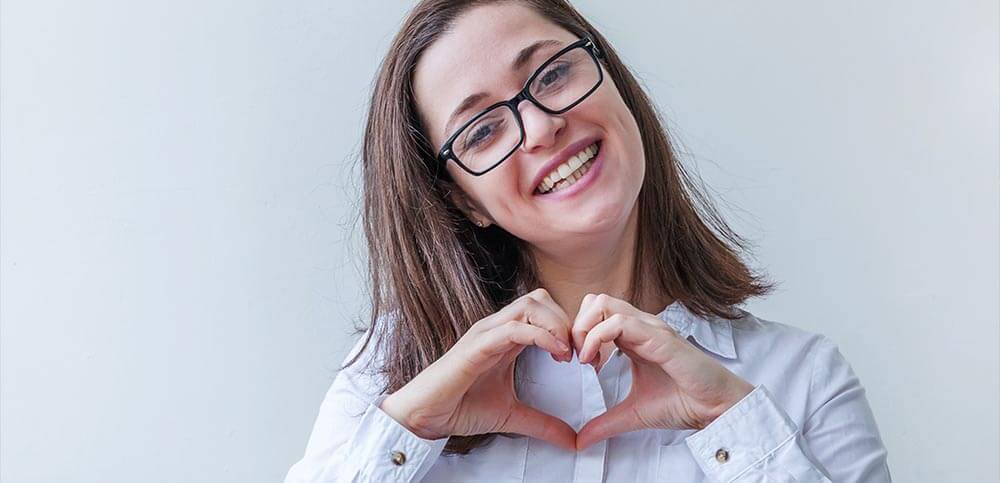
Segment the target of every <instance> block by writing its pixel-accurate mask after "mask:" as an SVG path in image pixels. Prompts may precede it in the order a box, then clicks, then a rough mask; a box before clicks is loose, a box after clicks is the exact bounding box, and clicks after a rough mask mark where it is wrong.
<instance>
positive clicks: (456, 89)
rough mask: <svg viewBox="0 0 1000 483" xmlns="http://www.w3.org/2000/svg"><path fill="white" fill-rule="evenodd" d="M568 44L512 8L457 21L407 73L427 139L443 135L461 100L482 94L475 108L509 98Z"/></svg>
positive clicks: (565, 36) (551, 27)
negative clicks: (547, 59) (532, 73)
mask: <svg viewBox="0 0 1000 483" xmlns="http://www.w3.org/2000/svg"><path fill="white" fill-rule="evenodd" d="M500 9H504V10H503V11H502V12H500ZM573 40H576V37H575V36H573V34H571V33H570V32H567V31H566V30H564V29H562V28H561V27H559V26H557V25H555V24H553V23H551V22H549V21H548V20H546V19H545V18H543V17H541V16H539V15H538V14H537V13H535V12H534V11H533V10H530V9H528V8H527V7H523V6H520V5H516V4H506V5H502V6H484V7H477V8H474V9H471V10H470V11H469V12H466V13H465V14H463V15H462V16H460V17H458V18H457V19H456V20H455V22H454V24H453V25H452V28H451V29H449V30H448V31H447V32H445V33H444V34H443V35H441V37H439V38H438V39H437V40H436V41H435V42H434V43H433V44H431V45H430V46H429V47H428V48H427V49H426V50H425V51H424V52H423V53H422V54H421V56H420V60H419V61H418V62H417V65H416V68H415V70H414V74H413V83H414V96H415V98H416V103H417V108H418V110H419V111H420V113H421V117H422V118H423V119H424V121H425V122H426V123H428V125H427V129H428V131H429V133H430V135H431V137H432V138H433V139H434V140H435V141H440V140H441V139H442V138H443V137H444V136H445V135H446V133H445V132H444V131H445V124H446V123H447V120H448V118H449V117H451V114H452V113H453V111H454V110H455V109H456V108H457V107H459V105H460V104H462V103H463V100H465V99H466V98H468V97H469V96H472V95H474V94H477V93H485V94H486V96H482V97H481V98H480V99H479V101H478V102H476V103H475V105H474V106H470V109H475V107H485V106H486V105H488V104H490V103H493V102H496V101H497V100H499V99H501V98H506V97H509V96H510V95H512V92H509V91H511V89H517V88H519V87H520V83H522V82H523V81H524V79H525V78H526V76H527V75H530V73H531V71H532V70H533V69H534V68H535V67H536V66H537V64H538V62H540V61H541V60H542V59H544V57H545V56H546V55H551V54H553V53H555V52H556V51H557V50H559V48H561V47H563V46H565V45H568V44H569V43H570V42H572V41H573ZM551 41H555V42H551ZM534 44H539V45H537V46H535V47H536V48H535V49H532V50H531V52H530V53H531V54H532V55H530V56H529V57H528V58H525V56H524V55H523V54H524V53H527V50H526V49H527V48H528V47H532V46H533V45H534ZM519 54H521V55H519ZM517 60H521V61H522V62H520V63H519V64H520V65H519V67H520V68H519V69H515V68H514V67H515V65H514V64H515V63H517V62H516V61H517Z"/></svg>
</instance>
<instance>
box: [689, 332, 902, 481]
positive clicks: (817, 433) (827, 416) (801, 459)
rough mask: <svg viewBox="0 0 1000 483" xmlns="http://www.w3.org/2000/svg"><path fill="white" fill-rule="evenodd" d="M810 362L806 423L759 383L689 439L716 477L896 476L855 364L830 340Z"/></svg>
mask: <svg viewBox="0 0 1000 483" xmlns="http://www.w3.org/2000/svg"><path fill="white" fill-rule="evenodd" d="M811 359H812V360H813V369H812V381H811V383H810V393H809V395H808V405H807V406H808V407H809V408H810V409H809V410H810V415H809V416H808V418H807V419H806V421H805V423H804V424H803V427H802V428H798V427H797V426H796V424H795V423H794V422H793V421H792V420H791V419H790V418H789V417H788V414H786V413H785V411H784V410H783V409H782V408H781V407H780V406H779V405H778V404H777V402H776V401H775V399H774V397H773V395H772V394H771V393H770V392H769V391H768V390H767V388H766V387H765V386H764V385H763V384H761V385H757V386H756V387H755V388H754V389H753V391H751V392H750V394H748V395H747V396H746V397H744V398H743V399H742V400H740V401H739V402H738V403H736V404H735V405H733V407H731V408H729V409H728V410H727V411H726V412H724V413H723V414H722V415H721V416H719V417H718V418H717V419H716V420H715V421H712V423H710V424H709V425H708V426H706V427H705V428H703V429H702V430H700V431H698V432H696V433H694V434H692V435H691V436H688V437H687V438H686V439H685V442H686V443H687V445H688V448H689V449H690V450H691V452H692V454H693V455H694V457H695V458H696V459H697V461H698V465H699V466H700V467H701V469H702V471H703V472H704V473H705V475H707V476H708V477H709V479H710V480H711V481H717V482H726V483H757V482H816V483H820V482H822V483H828V482H836V483H888V482H891V481H892V478H891V476H890V474H889V466H888V463H887V461H886V459H887V454H886V449H885V446H884V445H883V443H882V439H881V437H880V435H879V431H878V427H877V426H876V424H875V417H874V415H873V414H872V411H871V407H870V405H869V404H868V400H867V398H866V397H865V390H864V388H863V387H862V386H861V383H860V381H859V380H858V377H857V376H856V375H855V374H854V371H853V370H852V368H851V366H850V364H848V362H847V360H846V359H845V358H844V356H843V355H842V354H841V353H840V351H839V349H838V348H837V346H836V345H835V344H834V343H833V342H831V341H829V340H828V339H827V338H826V337H820V339H819V341H818V342H817V343H816V345H815V346H814V348H813V350H812V354H811ZM800 429H801V431H800Z"/></svg>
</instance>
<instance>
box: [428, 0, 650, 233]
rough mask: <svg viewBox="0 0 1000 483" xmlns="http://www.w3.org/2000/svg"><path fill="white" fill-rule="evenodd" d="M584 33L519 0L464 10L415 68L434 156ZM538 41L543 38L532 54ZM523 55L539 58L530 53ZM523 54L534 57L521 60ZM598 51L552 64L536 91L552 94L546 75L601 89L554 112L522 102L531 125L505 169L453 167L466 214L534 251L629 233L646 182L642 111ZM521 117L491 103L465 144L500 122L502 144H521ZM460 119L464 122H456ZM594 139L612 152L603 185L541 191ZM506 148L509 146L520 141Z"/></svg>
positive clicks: (457, 197)
mask: <svg viewBox="0 0 1000 483" xmlns="http://www.w3.org/2000/svg"><path fill="white" fill-rule="evenodd" d="M578 31H579V30H578ZM579 38H580V35H579V34H578V33H574V32H572V31H570V30H567V29H566V28H565V27H562V26H560V25H558V24H556V23H554V22H553V21H552V20H550V19H549V18H547V17H545V16H543V14H542V13H541V12H539V11H538V10H536V9H535V8H532V7H529V6H527V5H525V4H522V3H519V2H503V3H486V4H482V5H478V6H475V7H472V8H469V9H467V10H465V11H463V12H462V13H461V14H460V15H459V16H457V17H456V18H455V19H454V20H453V21H452V22H451V25H450V27H449V28H448V30H447V31H445V32H443V33H442V34H441V35H440V36H439V37H438V38H437V39H436V40H435V41H434V42H433V43H432V44H431V45H430V46H428V47H427V49H426V50H424V52H423V53H422V54H421V56H420V58H419V60H418V62H417V64H416V66H415V69H414V71H413V94H414V103H415V106H416V110H417V113H418V115H419V117H420V119H421V121H422V122H421V124H422V128H423V129H422V133H423V134H424V135H425V136H426V137H427V138H428V140H429V143H430V146H431V147H432V152H434V153H437V152H438V151H439V149H440V148H441V147H442V145H443V144H444V142H445V141H446V140H447V139H448V138H449V137H450V136H451V135H452V134H453V133H454V132H455V130H456V128H458V127H459V126H461V125H462V124H464V123H465V122H466V121H467V120H469V119H472V118H473V117H474V116H475V115H476V114H478V113H479V112H481V111H482V110H483V109H484V108H486V107H488V106H491V105H493V104H495V103H497V102H499V101H502V100H506V99H508V98H511V97H513V96H514V95H515V94H516V93H517V92H518V91H520V89H521V88H522V86H523V85H524V84H525V81H526V80H527V79H528V78H529V76H531V75H532V73H533V72H535V70H536V69H537V68H538V67H539V66H540V65H541V64H542V63H543V62H544V61H546V60H547V59H549V58H550V57H551V56H552V55H553V54H555V53H557V52H559V51H560V50H562V49H564V48H565V47H566V46H568V45H570V44H573V43H574V42H575V41H577V40H579ZM536 44H540V45H541V46H540V47H537V48H535V49H534V50H532V49H531V47H532V46H535V45H536ZM525 49H528V50H525ZM522 52H526V53H529V54H528V55H527V56H526V57H522V56H521V53H522ZM516 59H521V60H524V62H521V63H520V65H518V66H517V67H513V68H512V64H515V63H516ZM594 59H595V58H594V57H592V56H590V55H588V54H587V51H586V50H584V49H583V48H578V49H575V50H573V51H572V52H570V53H568V54H566V55H565V56H562V57H561V58H560V61H557V62H556V63H555V64H554V65H549V66H546V69H545V71H544V72H542V73H541V74H542V76H541V79H539V80H536V81H535V82H534V83H533V85H532V88H531V91H533V92H534V93H535V95H536V98H542V99H543V100H542V102H544V97H543V96H544V95H546V94H548V92H547V91H546V89H545V87H544V83H545V82H549V83H551V84H555V85H554V86H550V87H549V88H548V89H549V90H550V91H551V90H555V89H557V88H560V87H562V88H563V89H564V90H566V89H567V87H564V86H560V85H559V83H566V84H571V85H573V86H578V87H576V88H575V90H576V91H578V92H579V93H580V95H583V94H587V93H588V91H590V89H591V88H592V87H594V86H595V85H596V88H595V89H594V90H593V91H590V93H589V95H587V97H586V98H584V99H583V100H582V101H581V102H580V103H579V104H577V105H575V106H574V107H573V108H572V109H570V110H568V111H566V112H563V113H561V114H559V115H551V114H549V113H547V112H545V111H544V110H543V109H541V108H540V107H538V106H537V105H535V104H533V103H532V102H530V101H528V100H524V101H522V102H520V103H519V105H518V106H517V110H518V112H519V114H520V117H521V120H522V123H523V131H524V138H523V143H522V144H521V145H520V147H519V148H518V149H516V150H515V151H514V152H513V153H512V154H510V156H509V157H508V158H507V159H506V160H505V161H504V162H503V163H502V164H501V165H499V166H497V167H496V168H495V169H492V170H490V171H489V172H487V173H485V174H483V175H481V176H474V175H472V174H470V173H468V172H466V170H464V169H462V168H461V167H460V166H459V165H458V164H457V163H455V162H448V163H447V164H446V165H445V168H446V169H447V172H448V179H450V180H453V181H454V183H455V185H456V186H455V187H454V188H456V189H453V190H451V191H450V192H449V195H450V201H452V202H453V203H454V204H455V205H456V206H457V207H458V208H459V209H460V210H462V212H463V214H464V215H465V216H466V217H467V218H470V219H472V220H473V221H480V222H483V223H484V224H490V223H492V224H496V225H498V226H499V227H500V228H501V229H503V230H504V231H506V232H508V233H510V234H511V235H513V236H515V237H517V238H519V239H521V240H523V241H524V242H526V246H528V247H535V246H541V247H544V248H545V249H549V250H559V249H564V250H568V249H572V248H573V247H569V246H564V245H568V243H567V242H570V241H574V242H576V243H587V242H588V241H591V240H590V238H594V237H601V236H617V234H619V233H621V231H622V227H623V225H624V224H625V223H626V221H627V219H628V216H629V214H630V213H631V211H632V208H633V207H634V206H635V204H636V199H637V197H638V195H639V189H640V187H641V186H642V182H643V175H644V172H645V169H644V168H645V155H644V153H643V146H642V138H641V136H640V134H639V128H638V126H637V124H636V121H635V117H634V116H633V115H632V112H631V111H630V110H629V108H628V106H627V105H626V104H625V102H624V101H623V100H622V97H621V95H620V94H619V92H618V88H617V86H616V85H615V82H614V79H612V78H610V77H609V76H608V75H607V72H602V71H603V66H602V65H600V63H599V62H595V60H594ZM560 76H563V77H564V78H562V79H560ZM602 78H603V81H601V82H600V84H597V81H599V80H601V79H602ZM539 85H542V87H539ZM477 93H483V94H485V95H483V96H479V97H478V101H477V102H475V103H473V104H471V105H467V106H466V109H464V110H462V111H460V112H458V113H457V115H455V116H454V117H452V116H453V112H455V110H456V108H457V107H459V106H460V105H463V102H462V101H463V100H464V99H466V98H467V97H469V96H472V95H474V94H477ZM550 95H553V96H554V94H550ZM574 97H576V96H574ZM543 105H544V104H543ZM547 107H550V109H551V108H552V107H554V106H547ZM492 113H496V114H492ZM511 113H512V111H511V110H510V109H503V108H501V110H498V111H491V114H489V115H487V116H485V121H486V122H477V123H476V125H475V128H474V129H477V130H478V133H476V132H471V133H470V131H471V130H469V131H463V133H462V135H461V136H460V138H459V139H457V140H456V141H455V143H454V149H455V150H456V151H458V150H460V149H462V147H464V146H466V145H467V144H470V143H469V141H473V142H477V141H478V142H482V141H480V140H479V138H481V137H483V136H484V135H486V134H489V133H490V132H491V131H496V130H498V129H506V130H507V131H506V133H507V134H505V135H503V136H499V137H500V138H501V139H499V140H493V141H494V144H501V141H507V140H510V142H513V140H514V139H516V138H517V136H516V134H514V133H517V131H518V127H517V125H516V123H515V122H514V121H515V119H514V118H513V117H512V116H511ZM450 119H453V120H454V121H453V122H451V123H449V120H450ZM467 129H469V128H467ZM484 131H485V132H484ZM495 137H496V136H495ZM470 138H471V139H470ZM504 144H506V143H504ZM581 145H582V146H581ZM592 145H597V146H599V149H600V154H601V156H600V158H599V159H600V160H601V163H600V164H601V167H600V169H595V170H594V174H596V175H597V176H596V177H595V179H594V180H593V181H589V180H588V182H587V183H581V186H579V187H577V188H576V189H573V190H565V191H563V190H562V189H561V188H562V187H561V186H558V187H557V188H559V189H556V190H554V191H552V192H549V193H546V194H541V193H540V189H539V188H540V187H541V188H548V187H549V186H548V183H544V182H542V184H541V185H539V182H541V181H542V178H544V177H546V176H547V175H549V174H555V173H552V172H553V170H554V169H556V168H557V167H558V164H562V162H563V161H564V160H567V159H565V158H566V154H570V155H575V154H577V153H580V152H581V151H583V150H584V149H585V148H586V147H588V146H592ZM575 146H579V147H575ZM479 149H480V150H484V149H485V148H483V147H479ZM566 150H570V151H573V152H572V153H566ZM500 151H502V152H504V153H505V154H506V153H507V152H509V149H501V150H500ZM467 152H468V156H467V158H469V159H476V158H475V153H476V151H475V149H474V148H468V151H467ZM491 154H494V157H493V158H496V154H495V153H491ZM459 157H460V158H461V157H462V155H461V154H459ZM493 158H490V159H493ZM497 160H499V159H497ZM554 163H557V164H555V165H553V164H554ZM595 163H596V161H595ZM595 163H592V164H591V166H593V165H594V164H595ZM489 164H492V163H488V164H486V165H484V166H489ZM564 169H566V168H564ZM587 169H588V170H589V167H588V168H587ZM556 172H558V170H556ZM574 178H575V176H574ZM584 185H585V186H584ZM580 188H584V189H582V190H581V189H580Z"/></svg>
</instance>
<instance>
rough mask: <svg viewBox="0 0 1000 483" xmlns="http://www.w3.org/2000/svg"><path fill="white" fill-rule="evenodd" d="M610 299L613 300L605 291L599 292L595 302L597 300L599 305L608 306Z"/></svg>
mask: <svg viewBox="0 0 1000 483" xmlns="http://www.w3.org/2000/svg"><path fill="white" fill-rule="evenodd" d="M610 301H611V296H610V295H608V294H606V293H603V292H602V293H599V294H597V296H595V297H594V302H596V303H597V305H600V306H602V307H603V306H606V305H607V304H608V302H610Z"/></svg>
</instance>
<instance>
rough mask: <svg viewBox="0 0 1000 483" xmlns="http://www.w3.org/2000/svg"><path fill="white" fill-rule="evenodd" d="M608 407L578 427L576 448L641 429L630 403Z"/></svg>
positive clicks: (579, 448)
mask: <svg viewBox="0 0 1000 483" xmlns="http://www.w3.org/2000/svg"><path fill="white" fill-rule="evenodd" d="M627 401H628V400H627V399H626V401H625V402H622V403H621V404H619V405H617V406H614V407H612V408H611V409H608V411H607V412H606V413H604V414H602V415H600V416H598V417H596V418H594V419H591V420H590V421H588V422H587V424H585V425H583V427H582V428H580V432H579V433H578V434H577V435H576V449H577V450H581V449H584V448H587V447H589V446H590V445H592V444H594V443H596V442H598V441H602V440H605V439H608V438H611V437H613V436H617V435H619V434H622V433H627V432H629V431H635V430H638V429H642V424H641V423H640V421H639V418H638V417H636V415H635V411H633V410H632V405H631V404H629V403H628V402H627Z"/></svg>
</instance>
